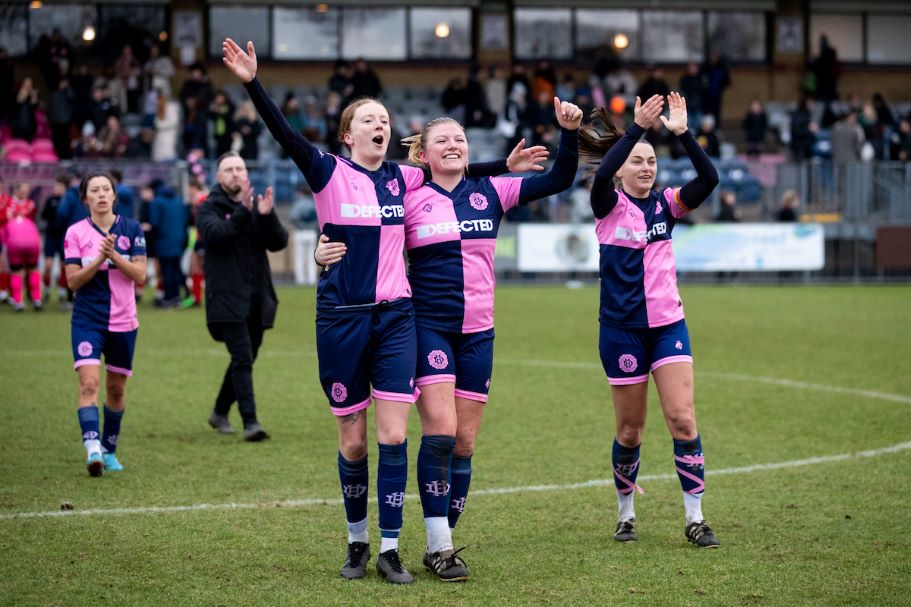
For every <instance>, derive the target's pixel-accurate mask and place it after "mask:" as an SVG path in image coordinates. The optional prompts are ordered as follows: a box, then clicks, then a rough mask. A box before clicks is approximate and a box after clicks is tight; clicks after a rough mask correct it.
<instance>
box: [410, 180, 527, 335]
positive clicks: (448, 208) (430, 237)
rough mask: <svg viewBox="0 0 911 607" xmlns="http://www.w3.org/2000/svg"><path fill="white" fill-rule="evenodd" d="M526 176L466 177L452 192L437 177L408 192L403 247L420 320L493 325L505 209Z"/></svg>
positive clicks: (442, 325)
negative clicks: (499, 234)
mask: <svg viewBox="0 0 911 607" xmlns="http://www.w3.org/2000/svg"><path fill="white" fill-rule="evenodd" d="M521 185H522V179H521V178H518V177H483V178H480V179H478V178H474V179H463V180H462V182H461V183H460V184H459V185H458V186H456V188H455V190H453V191H452V192H451V193H450V192H447V191H446V190H445V189H443V188H441V187H439V186H438V185H436V184H435V183H433V182H430V183H428V184H427V185H425V186H424V187H422V188H420V189H418V190H415V191H414V192H409V193H408V194H407V195H406V196H405V247H406V248H407V249H408V264H409V278H410V279H411V285H412V289H413V290H414V295H413V296H412V301H413V302H414V311H415V316H416V322H417V323H418V324H419V325H422V326H428V327H433V328H437V329H442V330H446V331H454V332H459V333H475V332H478V331H486V330H487V329H490V328H491V327H493V292H494V283H495V279H494V267H493V258H494V251H495V249H496V244H497V232H498V231H499V229H500V221H502V219H503V215H504V214H505V213H506V211H508V210H509V209H511V208H512V207H514V206H516V205H517V204H518V203H519V190H520V188H521Z"/></svg>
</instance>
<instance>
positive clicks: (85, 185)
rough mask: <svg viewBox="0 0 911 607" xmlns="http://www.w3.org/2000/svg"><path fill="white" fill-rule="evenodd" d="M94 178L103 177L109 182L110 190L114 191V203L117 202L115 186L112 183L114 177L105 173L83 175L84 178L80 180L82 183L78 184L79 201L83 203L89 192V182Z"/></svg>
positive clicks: (90, 172)
mask: <svg viewBox="0 0 911 607" xmlns="http://www.w3.org/2000/svg"><path fill="white" fill-rule="evenodd" d="M96 177H104V178H105V179H107V180H108V181H109V182H111V190H113V191H114V202H116V201H117V186H116V182H115V181H114V177H113V176H112V175H111V174H110V173H108V172H106V171H89V172H88V173H86V174H85V177H83V178H82V181H81V182H80V183H79V199H80V200H81V201H82V202H85V198H86V196H87V195H88V191H89V182H90V181H91V180H93V179H95V178H96Z"/></svg>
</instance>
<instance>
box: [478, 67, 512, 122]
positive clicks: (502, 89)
mask: <svg viewBox="0 0 911 607" xmlns="http://www.w3.org/2000/svg"><path fill="white" fill-rule="evenodd" d="M506 91H507V89H506V80H505V79H504V78H503V68H501V67H500V66H499V65H493V66H491V67H490V68H489V69H488V70H487V80H486V81H485V82H484V94H485V95H486V96H487V106H488V107H489V108H490V110H491V111H492V112H495V113H496V114H498V115H499V114H502V113H503V110H505V109H506Z"/></svg>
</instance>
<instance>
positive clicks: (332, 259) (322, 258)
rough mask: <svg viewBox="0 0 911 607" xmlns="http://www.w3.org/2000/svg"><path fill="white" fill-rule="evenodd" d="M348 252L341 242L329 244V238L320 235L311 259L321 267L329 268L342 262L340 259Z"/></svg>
mask: <svg viewBox="0 0 911 607" xmlns="http://www.w3.org/2000/svg"><path fill="white" fill-rule="evenodd" d="M347 252H348V247H346V246H345V243H343V242H329V237H328V236H326V235H325V234H320V237H319V244H317V245H316V250H315V251H313V259H315V260H316V263H318V264H319V265H321V266H331V265H332V264H334V263H338V262H340V261H341V260H342V257H344V256H345V254H346V253H347Z"/></svg>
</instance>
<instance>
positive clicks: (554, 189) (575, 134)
mask: <svg viewBox="0 0 911 607" xmlns="http://www.w3.org/2000/svg"><path fill="white" fill-rule="evenodd" d="M554 114H555V115H556V117H557V123H558V124H559V125H560V146H559V147H558V148H557V157H556V158H555V159H554V164H553V166H551V167H550V170H549V171H547V172H546V173H543V174H541V175H534V176H533V177H526V178H525V179H523V180H522V186H521V188H520V189H519V204H527V203H528V202H530V201H532V200H537V199H539V198H545V197H547V196H551V195H553V194H557V193H559V192H562V191H564V190H567V189H569V187H570V186H571V185H572V184H573V180H574V179H575V178H576V169H577V168H578V166H579V125H581V124H582V110H581V109H579V107H578V106H577V105H575V104H573V103H569V102H568V101H560V99H559V98H557V97H554Z"/></svg>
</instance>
